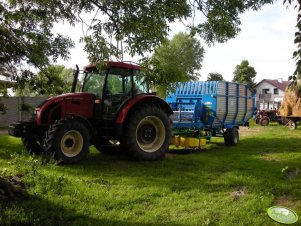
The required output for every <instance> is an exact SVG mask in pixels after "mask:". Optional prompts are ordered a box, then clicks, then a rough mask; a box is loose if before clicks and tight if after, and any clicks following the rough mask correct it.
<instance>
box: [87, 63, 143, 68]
mask: <svg viewBox="0 0 301 226" xmlns="http://www.w3.org/2000/svg"><path fill="white" fill-rule="evenodd" d="M107 64H108V67H118V68H125V69H133V70H140V66H139V65H137V64H135V63H133V62H116V61H108V62H107ZM95 67H96V64H89V65H87V66H85V67H84V70H89V69H92V68H95Z"/></svg>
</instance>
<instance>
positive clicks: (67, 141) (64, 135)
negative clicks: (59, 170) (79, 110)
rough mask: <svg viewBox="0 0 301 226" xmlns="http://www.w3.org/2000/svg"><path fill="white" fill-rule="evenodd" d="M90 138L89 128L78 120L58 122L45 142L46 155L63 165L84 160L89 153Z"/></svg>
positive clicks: (47, 135)
mask: <svg viewBox="0 0 301 226" xmlns="http://www.w3.org/2000/svg"><path fill="white" fill-rule="evenodd" d="M89 146H90V136H89V130H88V129H87V127H86V126H85V125H84V124H83V123H82V122H80V121H79V120H76V119H63V120H58V121H56V122H55V123H54V124H53V125H52V126H51V127H50V129H49V130H48V132H47V134H46V138H45V141H44V147H45V153H46V155H47V156H48V157H49V156H52V155H53V156H54V159H55V160H57V161H58V162H60V163H63V164H71V163H76V162H79V161H81V160H82V159H84V158H85V157H86V156H87V154H88V151H89Z"/></svg>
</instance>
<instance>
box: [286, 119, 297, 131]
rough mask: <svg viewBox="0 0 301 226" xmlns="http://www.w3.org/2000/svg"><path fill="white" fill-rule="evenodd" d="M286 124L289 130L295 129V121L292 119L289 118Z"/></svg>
mask: <svg viewBox="0 0 301 226" xmlns="http://www.w3.org/2000/svg"><path fill="white" fill-rule="evenodd" d="M288 126H289V128H290V129H291V130H295V129H297V123H296V122H295V121H293V120H289V122H288Z"/></svg>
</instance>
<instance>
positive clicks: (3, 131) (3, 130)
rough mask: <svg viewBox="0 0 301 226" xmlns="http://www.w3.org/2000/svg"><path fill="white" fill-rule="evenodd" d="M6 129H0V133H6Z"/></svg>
mask: <svg viewBox="0 0 301 226" xmlns="http://www.w3.org/2000/svg"><path fill="white" fill-rule="evenodd" d="M7 134H8V133H7V129H0V135H7Z"/></svg>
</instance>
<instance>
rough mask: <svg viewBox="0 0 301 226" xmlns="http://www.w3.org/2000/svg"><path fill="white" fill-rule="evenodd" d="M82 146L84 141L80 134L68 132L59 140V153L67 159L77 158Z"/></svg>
mask: <svg viewBox="0 0 301 226" xmlns="http://www.w3.org/2000/svg"><path fill="white" fill-rule="evenodd" d="M83 146H84V139H83V137H82V135H81V133H80V132H78V131H76V130H70V131H68V132H66V133H65V134H64V136H63V137H62V139H61V151H62V153H63V154H64V155H65V156H67V157H75V156H77V155H78V154H79V153H80V152H81V150H82V148H83Z"/></svg>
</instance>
